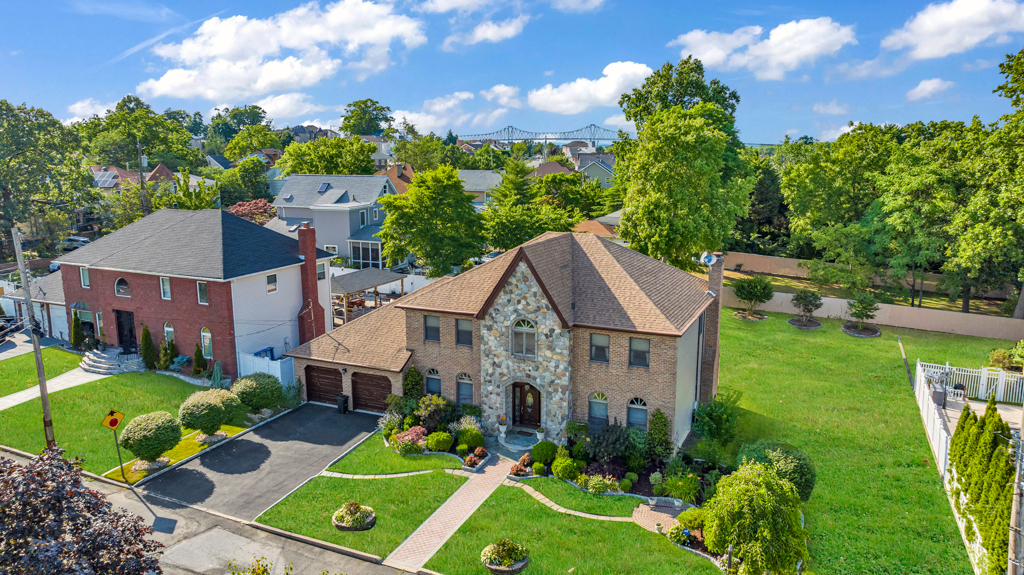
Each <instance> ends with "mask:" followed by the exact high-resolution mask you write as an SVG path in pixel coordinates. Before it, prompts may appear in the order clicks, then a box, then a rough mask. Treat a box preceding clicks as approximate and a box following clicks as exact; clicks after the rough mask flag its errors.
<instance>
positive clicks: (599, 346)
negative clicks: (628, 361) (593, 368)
mask: <svg viewBox="0 0 1024 575" xmlns="http://www.w3.org/2000/svg"><path fill="white" fill-rule="evenodd" d="M610 344H611V338H610V337H608V335H607V334H603V333H592V334H590V361H597V362H601V363H608V347H609V345H610Z"/></svg>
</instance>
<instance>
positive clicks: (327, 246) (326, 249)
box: [324, 244, 338, 254]
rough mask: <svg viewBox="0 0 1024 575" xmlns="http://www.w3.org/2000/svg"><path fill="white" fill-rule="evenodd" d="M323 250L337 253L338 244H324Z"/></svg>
mask: <svg viewBox="0 0 1024 575" xmlns="http://www.w3.org/2000/svg"><path fill="white" fill-rule="evenodd" d="M324 251H325V252H327V253H329V254H337V253H338V246H332V245H328V244H324Z"/></svg>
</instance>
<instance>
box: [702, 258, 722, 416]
mask: <svg viewBox="0 0 1024 575" xmlns="http://www.w3.org/2000/svg"><path fill="white" fill-rule="evenodd" d="M715 256H716V257H717V258H718V259H717V260H716V261H715V263H714V265H712V266H711V267H710V269H709V270H708V291H710V292H711V293H713V294H715V295H714V297H715V301H713V302H712V303H711V305H709V306H708V308H707V310H706V311H705V312H704V356H703V357H702V358H701V364H700V398H699V399H700V402H701V403H706V402H708V401H711V399H712V398H713V397H715V396H716V395H718V332H719V331H721V328H722V276H723V274H724V272H725V258H723V257H722V254H721V253H719V252H715Z"/></svg>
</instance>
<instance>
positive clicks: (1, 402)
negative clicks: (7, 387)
mask: <svg viewBox="0 0 1024 575" xmlns="http://www.w3.org/2000/svg"><path fill="white" fill-rule="evenodd" d="M104 377H110V376H108V375H99V374H96V373H89V372H87V371H85V370H83V369H82V368H80V367H76V368H75V369H72V370H71V371H69V372H67V373H64V374H61V375H58V376H57V377H55V378H53V379H51V380H48V381H47V382H46V392H47V393H48V394H49V393H53V392H55V391H60V390H62V389H68V388H69V387H75V386H78V385H82V384H83V383H89V382H90V381H96V380H98V379H103V378H104ZM37 397H39V386H38V385H37V386H33V387H31V388H29V389H25V390H22V391H19V392H17V393H12V394H10V395H6V396H4V397H0V411H3V410H5V409H9V408H11V407H14V406H15V405H20V404H22V403H25V402H26V401H32V400H33V399H35V398H37Z"/></svg>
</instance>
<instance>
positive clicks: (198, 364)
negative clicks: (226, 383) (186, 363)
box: [192, 343, 206, 374]
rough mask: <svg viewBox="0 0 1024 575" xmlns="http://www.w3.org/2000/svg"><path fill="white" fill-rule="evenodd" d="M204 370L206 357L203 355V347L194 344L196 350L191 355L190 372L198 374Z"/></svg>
mask: <svg viewBox="0 0 1024 575" xmlns="http://www.w3.org/2000/svg"><path fill="white" fill-rule="evenodd" d="M201 371H206V358H205V357H203V349H202V348H201V347H199V344H198V343H197V344H196V352H195V353H194V354H193V355H192V373H193V374H198V373H199V372H201Z"/></svg>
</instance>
